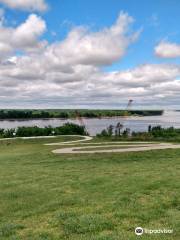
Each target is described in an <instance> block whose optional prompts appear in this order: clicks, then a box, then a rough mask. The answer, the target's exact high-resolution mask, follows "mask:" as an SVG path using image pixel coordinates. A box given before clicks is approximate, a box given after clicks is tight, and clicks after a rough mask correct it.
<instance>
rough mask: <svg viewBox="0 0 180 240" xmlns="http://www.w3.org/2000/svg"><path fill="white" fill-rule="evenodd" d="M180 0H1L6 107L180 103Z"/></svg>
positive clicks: (0, 104) (0, 65) (0, 67)
mask: <svg viewBox="0 0 180 240" xmlns="http://www.w3.org/2000/svg"><path fill="white" fill-rule="evenodd" d="M179 11H180V1H179V0H151V1H144V0H106V1H104V0H98V1H97V0H91V1H90V0H86V1H84V0H73V1H72V0H26V1H25V0H0V108H1V109H2V108H3V109H5V108H13V109H15V108H17V109H19V108H22V109H25V108H41V109H42V108H56V109H58V108H91V109H92V108H93V109H95V108H96V109H97V108H99V109H123V108H125V107H126V105H127V102H128V100H129V99H133V108H135V109H179V108H180V107H179V105H180V96H179V93H180V27H179V26H180V14H179Z"/></svg>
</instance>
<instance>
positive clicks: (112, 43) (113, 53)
mask: <svg viewBox="0 0 180 240" xmlns="http://www.w3.org/2000/svg"><path fill="white" fill-rule="evenodd" d="M132 22H133V19H132V18H131V17H130V16H129V15H128V14H125V13H123V12H121V14H120V15H119V17H118V19H117V22H116V23H115V24H114V25H113V26H112V27H110V28H105V29H103V30H101V31H99V32H95V33H94V32H89V31H88V29H86V28H84V27H76V28H73V29H72V30H71V31H70V33H69V34H68V36H67V38H66V39H65V40H64V41H63V42H58V43H54V44H52V45H50V46H49V47H48V49H47V51H46V53H45V55H46V57H49V58H50V59H51V61H52V62H53V61H54V63H56V64H57V65H59V64H85V65H96V66H98V65H99V66H101V65H103V66H104V65H110V64H112V63H113V62H115V61H117V60H119V59H120V58H122V57H123V56H124V55H125V53H126V51H127V48H128V46H129V45H130V44H131V43H133V42H134V41H135V40H136V39H137V38H138V35H139V32H135V33H133V34H129V32H128V28H129V25H130V24H131V23H132Z"/></svg>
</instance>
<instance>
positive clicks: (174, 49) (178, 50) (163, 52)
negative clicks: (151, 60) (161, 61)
mask: <svg viewBox="0 0 180 240" xmlns="http://www.w3.org/2000/svg"><path fill="white" fill-rule="evenodd" d="M155 54H156V56H158V57H161V58H176V57H180V44H176V43H170V42H164V41H163V42H160V43H159V44H158V45H157V46H156V47H155Z"/></svg>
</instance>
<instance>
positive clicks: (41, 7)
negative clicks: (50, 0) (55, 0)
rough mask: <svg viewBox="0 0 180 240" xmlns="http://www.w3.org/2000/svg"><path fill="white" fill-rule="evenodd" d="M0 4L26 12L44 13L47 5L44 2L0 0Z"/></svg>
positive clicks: (40, 0)
mask: <svg viewBox="0 0 180 240" xmlns="http://www.w3.org/2000/svg"><path fill="white" fill-rule="evenodd" d="M0 3H2V4H5V5H7V6H8V7H10V8H15V9H20V10H27V11H45V10H47V4H46V2H45V0H0Z"/></svg>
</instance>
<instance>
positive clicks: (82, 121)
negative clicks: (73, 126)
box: [75, 110, 87, 132]
mask: <svg viewBox="0 0 180 240" xmlns="http://www.w3.org/2000/svg"><path fill="white" fill-rule="evenodd" d="M75 115H76V119H77V120H78V121H79V123H80V125H81V126H83V127H84V128H85V131H86V132H87V129H86V125H85V123H84V120H83V118H82V116H81V114H80V112H79V111H78V110H76V111H75Z"/></svg>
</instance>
